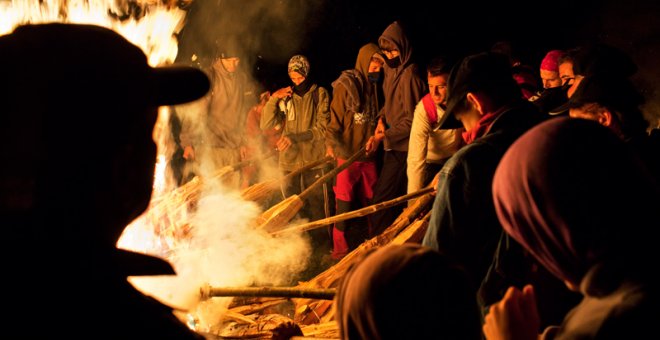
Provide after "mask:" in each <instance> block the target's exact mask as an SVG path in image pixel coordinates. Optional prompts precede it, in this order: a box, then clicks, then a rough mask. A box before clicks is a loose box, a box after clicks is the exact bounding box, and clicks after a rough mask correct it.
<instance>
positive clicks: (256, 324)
mask: <svg viewBox="0 0 660 340" xmlns="http://www.w3.org/2000/svg"><path fill="white" fill-rule="evenodd" d="M250 318H253V320H236V319H234V318H231V319H232V321H229V322H225V323H224V324H223V325H222V326H221V327H219V328H217V329H215V330H211V332H209V333H210V334H205V336H207V338H208V337H211V336H213V335H215V336H219V339H290V338H291V337H292V336H302V335H303V333H302V330H301V329H300V327H299V326H298V325H296V324H295V323H294V322H293V320H291V319H290V318H287V317H286V316H283V315H280V314H266V315H252V316H250ZM248 321H251V322H248Z"/></svg>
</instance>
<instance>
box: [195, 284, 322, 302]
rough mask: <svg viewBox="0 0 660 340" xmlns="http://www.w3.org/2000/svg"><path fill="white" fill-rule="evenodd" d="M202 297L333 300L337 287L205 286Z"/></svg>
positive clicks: (201, 292)
mask: <svg viewBox="0 0 660 340" xmlns="http://www.w3.org/2000/svg"><path fill="white" fill-rule="evenodd" d="M200 294H201V298H202V299H208V298H211V297H221V296H260V297H284V298H308V299H321V300H332V299H333V298H334V296H335V289H317V288H300V287H221V288H220V287H211V286H207V287H203V288H201V289H200Z"/></svg>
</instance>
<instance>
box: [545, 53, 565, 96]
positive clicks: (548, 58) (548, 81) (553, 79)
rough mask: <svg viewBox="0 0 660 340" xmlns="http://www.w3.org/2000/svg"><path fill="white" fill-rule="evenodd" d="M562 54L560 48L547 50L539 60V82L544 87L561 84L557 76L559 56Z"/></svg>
mask: <svg viewBox="0 0 660 340" xmlns="http://www.w3.org/2000/svg"><path fill="white" fill-rule="evenodd" d="M563 54H564V51H562V50H552V51H550V52H548V53H547V54H546V55H545V57H544V58H543V60H542V61H541V70H540V76H541V82H542V83H543V88H544V89H549V88H552V87H559V86H561V78H560V77H559V58H560V57H561V56H562V55H563Z"/></svg>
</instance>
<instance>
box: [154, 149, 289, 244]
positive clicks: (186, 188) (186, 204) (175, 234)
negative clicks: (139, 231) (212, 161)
mask: <svg viewBox="0 0 660 340" xmlns="http://www.w3.org/2000/svg"><path fill="white" fill-rule="evenodd" d="M274 155H276V151H271V152H269V153H266V154H262V155H258V156H255V157H253V158H249V159H246V160H244V161H241V162H238V163H236V164H233V165H228V166H225V167H223V168H221V169H219V170H218V171H216V172H215V173H214V174H213V176H211V179H219V180H224V179H225V178H226V177H227V176H229V175H231V173H232V172H234V171H236V170H239V169H241V168H243V167H245V166H247V165H249V164H251V163H253V162H256V161H260V160H264V159H268V158H270V157H273V156H274ZM203 185H204V180H203V178H202V177H200V176H195V177H194V178H193V179H192V180H190V181H189V182H187V183H185V184H183V185H181V186H179V187H178V188H176V189H174V190H172V191H171V192H169V193H168V194H166V195H163V196H162V197H160V198H159V199H158V200H154V202H152V204H151V207H150V208H149V210H148V212H147V218H148V219H149V221H151V223H152V225H154V226H155V228H156V229H155V233H156V234H157V235H160V236H165V237H167V238H170V239H174V240H179V239H183V238H185V237H186V236H187V235H188V233H189V231H190V229H191V228H192V227H191V225H190V224H189V223H188V213H189V211H190V208H191V206H193V205H194V204H195V203H196V202H197V201H198V200H199V197H200V195H201V193H202V187H203Z"/></svg>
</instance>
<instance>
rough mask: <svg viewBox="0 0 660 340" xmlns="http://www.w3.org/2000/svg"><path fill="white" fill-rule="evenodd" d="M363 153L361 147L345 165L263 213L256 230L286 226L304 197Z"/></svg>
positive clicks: (300, 206)
mask: <svg viewBox="0 0 660 340" xmlns="http://www.w3.org/2000/svg"><path fill="white" fill-rule="evenodd" d="M365 152H366V149H365V148H364V147H362V149H360V150H359V151H358V152H356V153H355V154H354V155H353V156H351V157H350V158H349V159H347V160H346V162H345V163H343V164H342V165H340V166H338V167H335V168H334V169H332V170H331V171H329V172H328V173H327V174H325V175H323V176H321V178H319V179H317V180H316V182H314V183H313V184H312V185H310V186H309V187H307V189H305V190H304V191H303V192H301V193H300V194H299V195H291V196H289V197H287V198H286V199H285V200H283V201H282V202H280V203H278V204H276V205H274V206H272V207H270V208H269V209H268V210H266V211H264V212H263V213H262V214H261V216H259V217H258V218H257V224H258V228H259V229H262V230H265V231H267V232H273V231H276V230H279V229H280V228H282V227H284V226H286V225H287V223H289V221H291V219H292V218H293V217H294V216H295V215H296V214H297V213H298V211H300V209H301V208H302V206H303V202H304V198H305V196H308V195H310V194H311V193H312V191H313V190H314V189H316V188H318V187H319V186H320V185H322V184H323V183H325V182H327V181H328V180H330V179H331V178H333V177H334V176H336V175H337V174H338V173H339V172H341V171H342V170H344V169H346V168H348V166H349V165H351V164H352V163H353V162H355V161H356V160H357V159H358V158H360V157H361V156H362V155H364V153H365Z"/></svg>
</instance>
